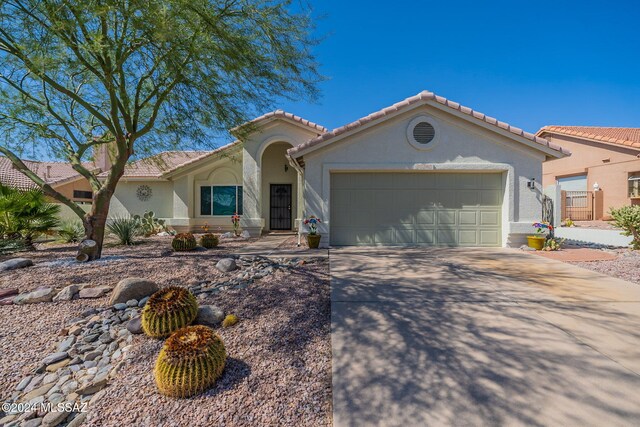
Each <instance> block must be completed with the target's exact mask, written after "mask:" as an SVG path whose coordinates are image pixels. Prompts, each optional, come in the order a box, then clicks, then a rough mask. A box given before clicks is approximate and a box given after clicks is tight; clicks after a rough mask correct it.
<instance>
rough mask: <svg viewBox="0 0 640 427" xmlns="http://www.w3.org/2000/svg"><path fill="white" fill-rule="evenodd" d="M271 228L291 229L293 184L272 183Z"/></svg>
mask: <svg viewBox="0 0 640 427" xmlns="http://www.w3.org/2000/svg"><path fill="white" fill-rule="evenodd" d="M270 214H271V215H270V218H269V228H270V229H271V230H291V184H271V204H270Z"/></svg>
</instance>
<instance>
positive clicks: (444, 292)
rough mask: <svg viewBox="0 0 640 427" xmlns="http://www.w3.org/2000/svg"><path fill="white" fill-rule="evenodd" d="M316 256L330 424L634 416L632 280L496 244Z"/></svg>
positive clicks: (632, 420) (616, 420)
mask: <svg viewBox="0 0 640 427" xmlns="http://www.w3.org/2000/svg"><path fill="white" fill-rule="evenodd" d="M330 260H331V288H332V320H331V323H332V325H331V326H332V334H331V339H332V347H333V362H332V363H333V405H334V425H335V426H370V425H397V426H407V425H465V426H468V425H509V426H511V425H567V426H585V425H593V426H604V425H606V426H616V425H638V424H639V423H640V375H639V374H640V286H638V285H634V284H632V283H628V282H624V281H621V280H617V279H612V278H610V277H606V276H602V275H600V274H598V273H594V272H591V271H588V270H584V269H580V268H577V267H573V266H571V265H568V264H564V263H561V262H558V261H552V260H548V259H544V258H542V257H538V256H535V255H530V254H527V253H524V252H521V251H516V250H509V249H478V248H473V249H459V248H455V249H437V248H433V249H432V248H428V249H426V248H425V249H422V248H420V249H418V248H415V249H414V248H412V249H407V248H403V249H400V248H398V249H390V248H385V249H380V248H341V249H333V250H331V256H330Z"/></svg>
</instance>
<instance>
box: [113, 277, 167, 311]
mask: <svg viewBox="0 0 640 427" xmlns="http://www.w3.org/2000/svg"><path fill="white" fill-rule="evenodd" d="M159 289H160V288H158V285H157V284H156V283H155V282H152V281H151V280H147V279H142V278H140V277H128V278H126V279H123V280H121V281H120V282H118V284H117V285H116V287H115V288H114V289H113V294H112V295H111V299H110V300H109V304H110V305H114V304H118V303H126V302H127V301H130V300H134V299H135V300H141V299H142V298H144V297H148V296H149V295H151V294H153V293H155V292H157V291H158V290H159Z"/></svg>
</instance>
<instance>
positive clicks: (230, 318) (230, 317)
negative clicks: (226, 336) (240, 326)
mask: <svg viewBox="0 0 640 427" xmlns="http://www.w3.org/2000/svg"><path fill="white" fill-rule="evenodd" d="M238 320H239V319H238V316H236V315H235V314H227V315H226V316H225V318H224V320H223V321H222V327H223V328H229V327H231V326H233V325H235V324H236V323H238Z"/></svg>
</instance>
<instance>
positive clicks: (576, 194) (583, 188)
mask: <svg viewBox="0 0 640 427" xmlns="http://www.w3.org/2000/svg"><path fill="white" fill-rule="evenodd" d="M536 135H538V136H539V137H542V138H546V139H548V140H550V141H551V142H553V143H555V144H558V145H561V146H562V147H564V148H567V149H568V150H570V151H571V152H572V155H571V158H561V159H554V160H550V161H548V162H545V163H544V164H543V165H542V169H543V178H542V184H543V186H544V187H545V188H546V187H547V186H549V185H554V184H557V185H559V186H560V187H561V189H562V190H564V191H566V192H567V193H566V194H567V195H566V196H565V203H566V205H567V206H568V207H569V211H568V212H569V213H564V216H569V217H570V216H571V215H572V214H571V212H572V208H571V205H572V203H573V204H574V205H578V206H576V207H575V208H573V212H574V213H575V214H577V215H578V216H580V215H581V214H584V213H586V214H587V216H590V217H591V218H589V217H578V218H573V219H603V218H605V219H606V218H607V217H608V215H607V212H609V210H610V209H611V208H619V207H621V206H625V205H638V204H640V128H613V127H595V126H545V127H543V128H542V129H540V130H539V131H538V133H537V134H536ZM594 190H596V191H595V192H594ZM583 194H584V195H583ZM592 200H595V202H592ZM582 205H584V207H585V208H587V209H586V211H585V210H583V209H581V206H582ZM564 211H565V212H567V210H566V209H564Z"/></svg>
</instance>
